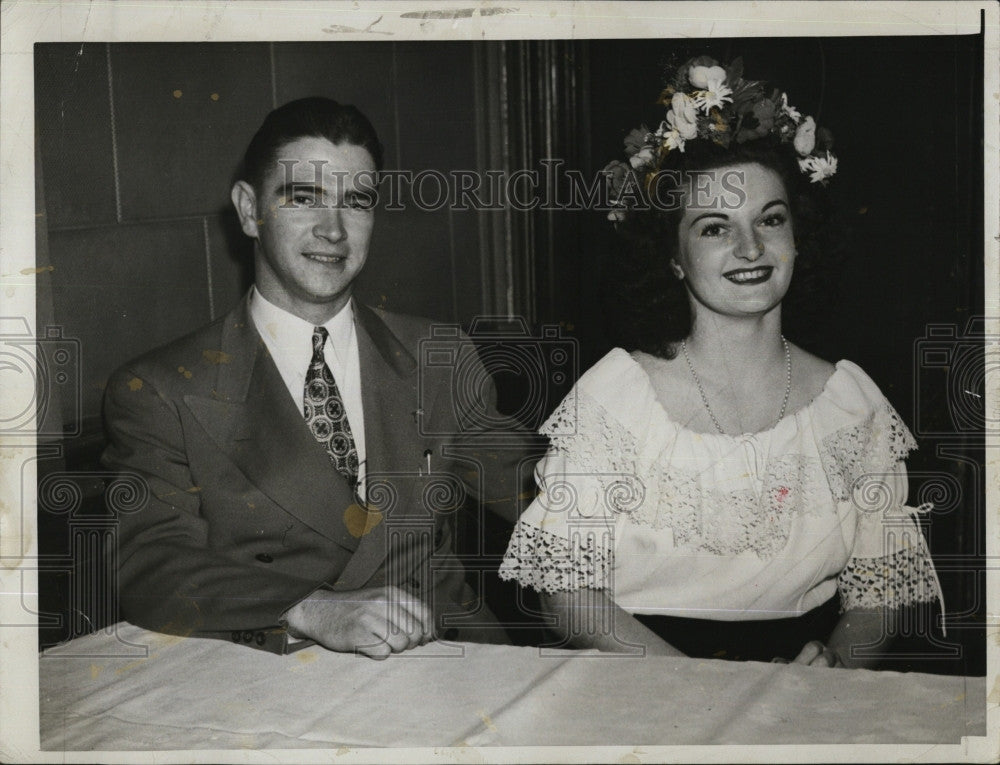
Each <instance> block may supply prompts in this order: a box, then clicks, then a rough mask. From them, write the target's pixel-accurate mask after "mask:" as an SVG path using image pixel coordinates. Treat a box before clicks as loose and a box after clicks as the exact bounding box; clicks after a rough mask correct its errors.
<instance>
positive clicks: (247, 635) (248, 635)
mask: <svg viewBox="0 0 1000 765" xmlns="http://www.w3.org/2000/svg"><path fill="white" fill-rule="evenodd" d="M251 640H253V633H252V632H250V631H249V630H247V631H246V632H244V633H243V642H244V643H249V642H250V641H251Z"/></svg>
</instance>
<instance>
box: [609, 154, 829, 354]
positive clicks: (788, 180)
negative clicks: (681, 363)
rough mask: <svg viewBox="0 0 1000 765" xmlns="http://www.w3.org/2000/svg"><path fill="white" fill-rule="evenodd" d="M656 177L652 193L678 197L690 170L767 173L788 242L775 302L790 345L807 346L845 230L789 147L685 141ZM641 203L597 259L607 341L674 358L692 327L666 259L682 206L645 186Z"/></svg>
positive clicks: (826, 298) (673, 244) (675, 237)
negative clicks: (785, 279)
mask: <svg viewBox="0 0 1000 765" xmlns="http://www.w3.org/2000/svg"><path fill="white" fill-rule="evenodd" d="M668 160H669V161H668V162H664V164H663V165H661V167H660V170H661V171H662V170H666V171H668V172H666V173H661V175H659V176H658V180H657V187H656V198H657V199H659V200H666V199H670V198H671V194H672V193H673V194H674V198H676V199H678V200H682V199H683V197H681V196H680V195H679V194H677V193H676V192H678V191H680V189H679V188H678V185H679V184H683V183H684V182H685V180H686V179H688V178H690V177H691V176H690V174H692V173H698V172H702V171H708V170H715V169H719V168H722V167H726V166H730V165H734V164H743V163H756V164H760V165H763V166H764V167H766V168H769V169H771V170H774V171H775V172H776V173H778V175H779V176H780V177H781V179H782V181H783V182H784V185H785V190H786V192H787V193H788V201H789V205H790V208H791V216H792V223H793V230H794V235H795V246H796V250H797V252H798V257H797V258H796V260H795V269H794V275H793V277H792V283H791V286H790V287H789V290H788V293H787V294H786V296H785V298H784V300H783V301H782V323H783V324H784V326H785V327H786V328H791V331H790V332H788V334H792V335H793V336H794V337H795V339H796V341H797V342H800V343H802V344H804V345H808V344H809V341H810V340H811V336H812V332H813V331H814V330H816V329H817V328H818V318H819V315H821V314H822V313H823V308H824V306H826V305H827V304H828V303H829V300H832V299H834V294H833V290H832V279H831V275H832V272H833V265H834V264H835V263H838V262H839V265H840V266H842V265H843V262H842V260H840V259H839V258H840V255H841V254H842V253H841V250H843V249H844V233H845V232H844V229H843V226H842V225H839V223H838V222H837V221H835V220H834V217H833V214H832V205H831V204H830V198H829V192H828V189H827V188H826V187H825V186H824V185H822V184H820V183H811V182H810V180H809V176H808V174H807V173H803V172H801V171H800V170H799V166H798V160H797V157H796V154H795V150H794V148H793V147H792V145H791V144H790V143H787V142H786V143H781V142H780V141H779V140H778V139H777V138H776V137H774V136H768V137H764V138H760V139H757V140H752V141H747V142H745V143H737V142H735V141H734V142H733V143H732V144H731V145H730V146H729V147H728V148H724V147H722V146H719V145H717V144H715V143H713V142H712V141H708V140H698V141H689V142H688V143H687V145H686V147H685V150H684V151H683V152H679V151H672V152H670V153H669V155H668ZM642 194H643V197H644V199H643V202H644V204H640V205H638V206H637V208H636V209H631V210H629V211H628V212H627V213H626V215H625V218H624V220H622V221H621V222H620V223H619V224H618V227H617V230H618V234H619V236H618V237H617V238H618V246H617V247H616V248H614V250H613V252H612V253H611V257H610V258H609V259H608V260H607V261H606V263H605V264H604V273H605V284H607V285H608V289H607V290H606V291H605V293H604V294H605V298H606V302H607V304H606V306H605V312H606V314H607V318H608V326H609V329H610V331H611V339H612V340H613V341H614V342H615V344H617V345H619V346H621V347H623V348H625V349H626V350H629V351H632V350H639V351H644V352H646V353H650V354H652V355H655V356H660V357H662V358H667V359H671V358H674V356H675V355H676V353H677V351H676V347H675V344H676V343H677V342H679V341H680V340H683V339H684V338H685V337H687V336H688V335H689V334H690V332H691V319H692V317H691V308H690V305H689V303H688V295H687V289H686V288H685V286H684V282H683V281H682V280H680V279H678V278H677V277H675V276H674V274H673V272H672V271H671V268H670V261H671V258H673V257H674V256H675V254H676V250H677V247H678V245H679V237H678V226H679V224H680V220H681V217H682V216H683V214H684V207H683V204H682V203H681V204H674V205H664V204H663V203H660V204H654V203H652V202H651V201H650V199H649V197H648V192H647V191H646V190H643V191H642Z"/></svg>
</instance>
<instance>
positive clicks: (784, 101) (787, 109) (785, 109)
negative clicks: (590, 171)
mask: <svg viewBox="0 0 1000 765" xmlns="http://www.w3.org/2000/svg"><path fill="white" fill-rule="evenodd" d="M781 111H782V113H784V114H787V115H788V116H789V118H791V120H792V122H794V123H795V124H796V125H798V124H799V120H800V119H802V115H801V114H800V113H799V110H798V109H796V108H795V107H794V106H789V105H788V94H787V93H782V94H781Z"/></svg>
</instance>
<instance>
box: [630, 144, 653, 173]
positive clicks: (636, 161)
mask: <svg viewBox="0 0 1000 765" xmlns="http://www.w3.org/2000/svg"><path fill="white" fill-rule="evenodd" d="M655 161H656V150H655V149H654V148H653V147H652V146H643V147H642V148H641V149H640V150H639V151H637V152H636V153H635V154H633V155H632V156H631V157H629V159H628V163H629V164H630V165H632V167H634V168H635V169H636V170H645V169H647V168H650V167H652V166H653V163H654V162H655Z"/></svg>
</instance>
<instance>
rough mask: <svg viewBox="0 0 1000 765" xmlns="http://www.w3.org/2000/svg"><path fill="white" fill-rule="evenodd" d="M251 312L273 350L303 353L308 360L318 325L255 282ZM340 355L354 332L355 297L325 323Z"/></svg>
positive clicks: (348, 345)
mask: <svg viewBox="0 0 1000 765" xmlns="http://www.w3.org/2000/svg"><path fill="white" fill-rule="evenodd" d="M250 316H251V318H252V319H253V322H254V324H255V325H256V326H257V331H258V332H260V334H261V336H262V337H263V338H264V340H265V342H266V343H267V346H268V348H269V349H271V350H272V353H278V354H281V355H291V356H295V357H300V356H302V355H303V354H304V355H305V356H306V362H305V363H306V364H308V360H309V358H311V356H312V333H313V329H314V327H315V325H313V324H310V323H309V322H308V321H306V320H305V319H301V318H299V317H298V316H296V315H295V314H293V313H289V312H288V311H286V310H285V309H283V308H279V307H278V306H276V305H275V304H274V303H272V302H271V301H269V300H268V299H267V298H265V297H264V296H263V295H261V294H260V292H259V291H258V290H257V287H256V286H254V287H253V289H252V290H251V291H250ZM323 326H324V327H326V331H327V332H329V333H330V342H331V343H332V344H333V349H334V351H336V352H337V354H338V355H341V354H343V353H344V352H345V351H346V350H347V349H348V348H349V347H350V343H351V339H352V338H353V336H354V300H353V298H352V299H350V300H348V301H347V303H346V304H345V305H344V307H343V308H341V309H340V311H338V312H337V314H336V315H335V316H333V318H331V319H330V320H329V321H327V322H326V323H325V324H324V325H323Z"/></svg>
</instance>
